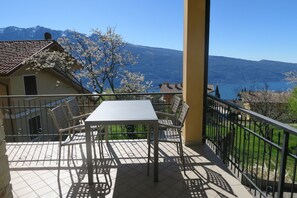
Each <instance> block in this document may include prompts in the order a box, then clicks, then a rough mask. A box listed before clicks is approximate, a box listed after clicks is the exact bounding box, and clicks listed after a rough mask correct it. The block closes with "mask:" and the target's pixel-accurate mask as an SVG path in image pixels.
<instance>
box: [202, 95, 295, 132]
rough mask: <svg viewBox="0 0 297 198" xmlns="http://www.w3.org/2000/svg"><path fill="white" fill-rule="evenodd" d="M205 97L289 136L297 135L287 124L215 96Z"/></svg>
mask: <svg viewBox="0 0 297 198" xmlns="http://www.w3.org/2000/svg"><path fill="white" fill-rule="evenodd" d="M207 96H208V97H209V98H211V99H213V100H215V101H218V102H220V103H222V104H225V105H227V106H230V107H232V108H233V109H235V110H238V111H241V112H243V113H246V114H249V115H252V116H254V117H256V118H258V119H260V120H262V121H264V122H267V123H269V124H271V125H274V126H276V127H278V128H281V129H283V130H284V131H287V132H288V133H290V134H293V135H297V129H296V128H294V127H291V126H289V125H287V124H284V123H281V122H279V121H277V120H273V119H271V118H269V117H266V116H264V115H261V114H259V113H256V112H254V111H251V110H248V109H244V108H242V107H240V106H238V105H236V104H233V103H231V102H228V101H224V100H222V99H220V98H217V97H215V96H212V95H210V94H208V95H207Z"/></svg>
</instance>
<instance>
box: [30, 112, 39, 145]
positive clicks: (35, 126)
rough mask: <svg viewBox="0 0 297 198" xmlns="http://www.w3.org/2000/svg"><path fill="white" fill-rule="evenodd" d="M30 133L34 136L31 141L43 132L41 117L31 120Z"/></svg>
mask: <svg viewBox="0 0 297 198" xmlns="http://www.w3.org/2000/svg"><path fill="white" fill-rule="evenodd" d="M29 131H30V135H33V136H31V140H32V139H34V138H36V137H37V136H38V134H39V132H40V131H41V124H40V116H36V117H33V118H30V119H29ZM34 134H36V135H34Z"/></svg>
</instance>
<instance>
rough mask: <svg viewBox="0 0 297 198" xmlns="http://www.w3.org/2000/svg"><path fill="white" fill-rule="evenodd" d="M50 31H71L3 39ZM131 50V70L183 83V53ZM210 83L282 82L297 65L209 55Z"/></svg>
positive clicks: (7, 31) (24, 31) (2, 33)
mask: <svg viewBox="0 0 297 198" xmlns="http://www.w3.org/2000/svg"><path fill="white" fill-rule="evenodd" d="M45 32H50V33H51V34H52V38H53V39H55V40H57V39H58V38H59V37H61V36H62V35H63V36H67V35H68V34H69V33H70V32H71V31H70V30H65V31H61V30H52V29H49V28H45V27H41V26H36V27H32V28H18V27H13V26H11V27H6V28H0V40H34V39H43V38H44V33H45ZM127 48H128V50H130V51H131V52H132V53H133V54H134V55H138V57H139V59H138V64H137V65H135V66H130V67H129V69H130V70H131V71H137V72H141V73H143V74H144V75H145V78H146V80H152V81H153V83H154V85H155V86H158V84H160V83H163V82H164V81H167V82H172V83H174V82H181V81H182V51H178V50H171V49H164V48H154V47H147V46H141V45H132V44H128V46H127ZM208 70H209V75H208V76H209V79H208V81H209V83H213V84H216V83H251V82H252V83H255V82H280V81H283V79H284V75H283V73H284V72H287V71H292V70H297V64H294V63H284V62H278V61H269V60H261V61H250V60H243V59H237V58H229V57H222V56H209V69H208Z"/></svg>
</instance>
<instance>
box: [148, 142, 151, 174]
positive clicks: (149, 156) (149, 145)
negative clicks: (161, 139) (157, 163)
mask: <svg viewBox="0 0 297 198" xmlns="http://www.w3.org/2000/svg"><path fill="white" fill-rule="evenodd" d="M150 159H151V141H150V140H149V141H148V154H147V175H150Z"/></svg>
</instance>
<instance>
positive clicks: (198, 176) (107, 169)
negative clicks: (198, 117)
mask: <svg viewBox="0 0 297 198" xmlns="http://www.w3.org/2000/svg"><path fill="white" fill-rule="evenodd" d="M104 148H105V152H104V159H105V160H104V162H102V161H101V165H99V166H98V167H99V168H98V170H99V173H98V177H99V181H100V183H99V184H98V185H96V186H95V187H94V188H90V187H89V186H88V185H87V182H86V181H87V175H86V171H85V165H83V164H81V163H80V164H79V162H80V161H81V160H75V161H76V162H77V165H78V167H79V173H78V174H76V172H75V169H74V168H73V164H72V163H71V166H72V168H71V171H69V169H68V168H67V163H66V160H63V161H62V170H61V175H60V184H59V183H58V182H57V150H58V146H57V144H56V143H54V142H46V143H35V144H31V143H18V144H11V143H10V144H7V155H8V157H9V161H10V169H11V184H12V188H13V195H14V197H30V198H32V197H50V198H52V197H91V196H93V197H119V198H126V197H129V198H130V197H139V198H141V197H144V198H146V197H162V198H170V197H178V198H182V197H185V198H187V197H240V198H241V197H252V196H251V195H250V194H249V192H248V191H247V190H246V189H245V187H244V186H243V185H241V184H240V182H239V181H238V180H237V179H236V178H234V176H232V174H231V173H230V172H229V171H228V170H227V169H226V168H224V165H223V164H221V163H220V161H219V160H218V159H217V158H216V156H214V154H213V153H212V151H211V150H210V149H209V148H208V147H207V146H206V145H203V146H200V147H196V148H189V147H184V151H185V157H186V175H185V174H184V172H183V170H182V165H181V163H180V160H179V155H178V154H177V153H176V147H175V145H173V144H168V143H161V144H160V150H159V156H160V158H159V159H160V162H159V182H157V183H154V182H153V174H152V173H153V170H152V169H151V174H150V176H147V174H146V173H147V171H146V170H147V164H146V162H147V144H146V141H145V140H129V141H123V140H121V141H110V142H109V144H104ZM83 149H84V148H83ZM78 151H79V149H78V147H77V148H76V149H75V154H76V155H77V158H81V155H80V153H79V152H78ZM97 152H99V151H97ZM66 154H67V151H66V150H63V155H64V156H63V157H65V156H66ZM64 159H65V158H64ZM103 164H105V165H103ZM100 167H101V168H100ZM103 167H104V168H103ZM151 167H152V166H151ZM70 173H71V174H70ZM71 175H72V176H71ZM77 175H79V178H81V180H80V182H78V179H77V178H78V176H77ZM72 179H73V180H72ZM95 181H96V179H95Z"/></svg>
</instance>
